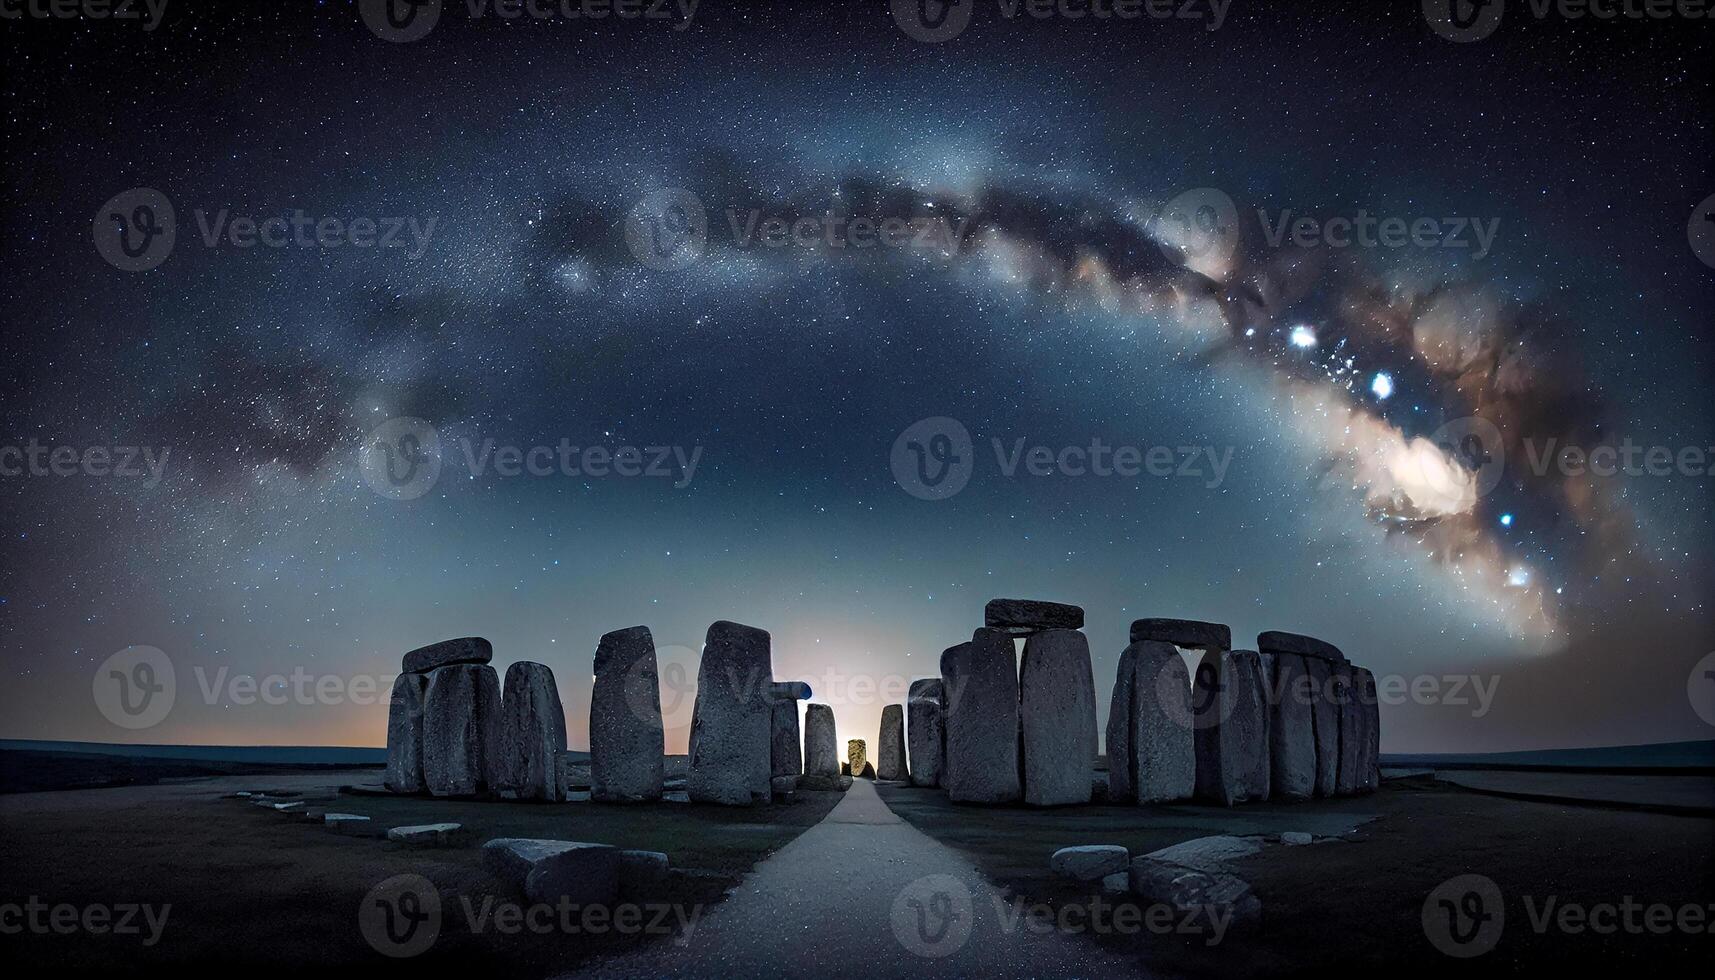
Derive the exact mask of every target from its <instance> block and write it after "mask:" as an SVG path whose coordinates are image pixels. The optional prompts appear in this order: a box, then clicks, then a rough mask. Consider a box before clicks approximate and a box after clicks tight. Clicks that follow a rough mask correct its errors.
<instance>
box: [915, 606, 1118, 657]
mask: <svg viewBox="0 0 1715 980" xmlns="http://www.w3.org/2000/svg"><path fill="white" fill-rule="evenodd" d="M983 625H984V626H985V627H986V628H988V629H992V630H1001V631H1004V632H1006V633H1009V634H1011V635H1013V636H1028V635H1030V634H1031V633H1040V632H1041V631H1043V630H1054V629H1062V630H1079V629H1083V628H1084V609H1083V607H1082V606H1073V605H1069V604H1067V603H1064V602H1043V601H1041V600H1038V599H990V600H989V603H988V606H987V607H986V608H984V609H983ZM943 676H945V675H944V674H943Z"/></svg>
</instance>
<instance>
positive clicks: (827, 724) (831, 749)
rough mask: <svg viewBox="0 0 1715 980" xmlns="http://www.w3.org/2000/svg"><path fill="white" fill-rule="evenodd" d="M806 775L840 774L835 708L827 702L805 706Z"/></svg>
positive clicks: (832, 775) (830, 776)
mask: <svg viewBox="0 0 1715 980" xmlns="http://www.w3.org/2000/svg"><path fill="white" fill-rule="evenodd" d="M804 775H806V776H815V777H819V778H823V779H836V778H838V777H839V775H840V755H839V749H838V747H837V741H836V739H835V737H834V709H833V708H830V707H828V706H827V705H825V704H807V705H805V706H804Z"/></svg>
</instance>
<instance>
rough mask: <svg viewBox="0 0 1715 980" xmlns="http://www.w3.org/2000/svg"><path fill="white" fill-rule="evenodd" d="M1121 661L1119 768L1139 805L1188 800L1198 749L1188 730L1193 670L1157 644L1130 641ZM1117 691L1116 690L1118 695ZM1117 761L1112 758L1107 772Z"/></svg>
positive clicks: (1172, 648) (1191, 719) (1173, 651)
mask: <svg viewBox="0 0 1715 980" xmlns="http://www.w3.org/2000/svg"><path fill="white" fill-rule="evenodd" d="M1126 653H1127V654H1130V656H1126V655H1125V654H1122V655H1121V657H1120V663H1121V665H1122V667H1123V666H1126V665H1128V664H1129V666H1130V672H1131V681H1130V694H1129V700H1130V708H1129V711H1128V713H1127V715H1126V717H1127V719H1128V721H1129V725H1128V730H1127V733H1126V738H1125V741H1126V742H1128V743H1129V744H1127V745H1125V746H1124V748H1125V750H1126V755H1125V757H1124V759H1123V764H1124V765H1125V766H1127V767H1129V769H1128V771H1127V773H1126V775H1125V778H1124V780H1123V781H1122V784H1124V783H1129V785H1130V786H1131V787H1132V793H1133V795H1130V796H1128V797H1125V798H1127V799H1133V800H1135V801H1136V802H1138V803H1168V802H1172V801H1174V800H1183V799H1188V798H1189V797H1190V796H1191V794H1192V792H1193V791H1194V790H1195V789H1196V786H1197V750H1196V744H1195V739H1194V738H1193V734H1192V728H1193V726H1194V724H1195V717H1194V715H1193V713H1192V706H1191V672H1190V671H1189V670H1187V669H1186V667H1185V658H1184V657H1182V656H1180V655H1179V650H1178V648H1177V647H1175V646H1173V645H1172V644H1170V643H1163V642H1161V641H1159V640H1143V641H1141V642H1138V643H1133V644H1132V645H1131V646H1130V647H1128V648H1127V650H1126ZM1117 693H1118V692H1116V695H1117ZM1114 764H1115V763H1114V762H1113V761H1111V760H1110V762H1109V766H1110V772H1111V769H1112V766H1113V765H1114Z"/></svg>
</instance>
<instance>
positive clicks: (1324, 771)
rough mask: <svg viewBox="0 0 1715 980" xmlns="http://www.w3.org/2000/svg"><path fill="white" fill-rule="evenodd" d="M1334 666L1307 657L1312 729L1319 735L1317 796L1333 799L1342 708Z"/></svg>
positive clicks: (1306, 666)
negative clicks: (1336, 691)
mask: <svg viewBox="0 0 1715 980" xmlns="http://www.w3.org/2000/svg"><path fill="white" fill-rule="evenodd" d="M1334 666H1335V665H1334V664H1333V663H1331V662H1330V661H1327V660H1323V659H1322V658H1320V657H1305V658H1304V667H1305V671H1306V673H1308V674H1309V675H1310V730H1311V732H1312V733H1313V734H1314V735H1315V736H1316V795H1317V796H1333V795H1335V792H1336V791H1337V789H1338V785H1339V778H1340V708H1339V706H1338V705H1336V704H1335V703H1334Z"/></svg>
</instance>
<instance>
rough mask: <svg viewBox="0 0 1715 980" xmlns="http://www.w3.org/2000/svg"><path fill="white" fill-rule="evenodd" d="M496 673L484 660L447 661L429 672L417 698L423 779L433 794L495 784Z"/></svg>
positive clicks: (498, 767) (470, 792)
mask: <svg viewBox="0 0 1715 980" xmlns="http://www.w3.org/2000/svg"><path fill="white" fill-rule="evenodd" d="M500 760H501V756H500V678H499V676H498V675H497V674H495V672H494V668H493V667H490V666H488V665H486V664H464V663H461V664H451V665H449V666H446V667H438V668H436V669H435V671H434V672H433V673H431V674H430V675H429V689H428V692H427V694H426V695H425V697H424V699H423V782H424V784H425V785H427V786H428V789H429V792H430V793H433V794H434V795H436V796H475V795H477V794H481V793H489V792H492V791H495V790H498V789H499V788H500V784H501V772H502V768H503V767H502V764H501V761H500Z"/></svg>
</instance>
